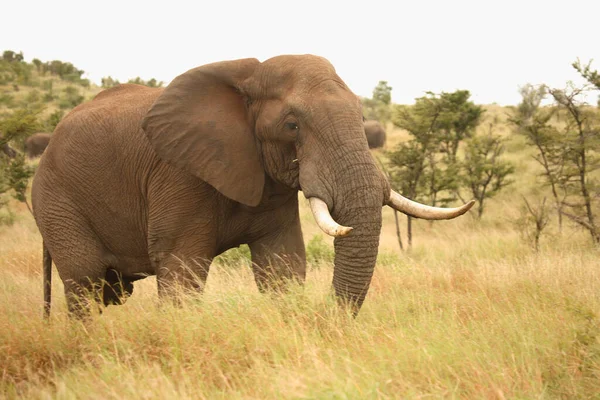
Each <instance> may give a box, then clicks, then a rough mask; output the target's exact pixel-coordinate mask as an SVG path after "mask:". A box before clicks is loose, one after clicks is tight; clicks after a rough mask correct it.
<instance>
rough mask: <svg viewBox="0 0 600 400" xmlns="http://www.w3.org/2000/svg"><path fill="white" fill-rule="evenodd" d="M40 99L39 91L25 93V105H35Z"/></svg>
mask: <svg viewBox="0 0 600 400" xmlns="http://www.w3.org/2000/svg"><path fill="white" fill-rule="evenodd" d="M41 99H42V96H41V94H40V92H39V90H35V89H34V90H32V91H31V92H29V93H27V96H25V104H31V103H37V102H38V101H40V100H41Z"/></svg>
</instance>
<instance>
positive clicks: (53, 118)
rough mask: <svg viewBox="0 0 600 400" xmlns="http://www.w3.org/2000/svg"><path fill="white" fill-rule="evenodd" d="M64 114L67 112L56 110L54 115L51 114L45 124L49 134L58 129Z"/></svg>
mask: <svg viewBox="0 0 600 400" xmlns="http://www.w3.org/2000/svg"><path fill="white" fill-rule="evenodd" d="M64 114H65V112H64V111H62V110H56V111H54V112H53V113H52V114H50V116H49V117H48V119H47V120H46V122H45V128H46V129H45V130H47V131H48V132H53V131H54V129H55V128H56V125H58V123H59V122H60V120H61V119H62V117H63V116H64Z"/></svg>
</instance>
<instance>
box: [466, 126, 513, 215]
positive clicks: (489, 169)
mask: <svg viewBox="0 0 600 400" xmlns="http://www.w3.org/2000/svg"><path fill="white" fill-rule="evenodd" d="M493 129H494V124H493V123H490V124H489V125H488V130H487V132H486V133H485V134H482V135H476V136H473V137H472V138H470V139H468V140H467V141H466V149H465V160H464V162H463V163H462V166H463V172H464V174H463V176H462V179H463V181H464V183H465V186H466V187H467V190H469V192H470V193H471V194H472V195H473V197H474V198H475V199H476V200H477V202H478V208H477V216H478V217H479V218H481V216H482V215H483V210H484V205H485V200H486V199H489V198H490V197H493V196H495V195H496V194H498V192H499V191H500V190H502V188H504V187H506V186H508V185H509V184H511V183H512V181H511V180H510V179H509V175H511V174H512V173H513V172H514V170H515V168H514V166H513V165H511V164H510V163H509V162H508V161H505V160H503V159H502V158H501V156H502V154H503V153H504V145H503V143H502V142H503V140H502V138H501V137H500V136H497V135H495V134H494V133H493Z"/></svg>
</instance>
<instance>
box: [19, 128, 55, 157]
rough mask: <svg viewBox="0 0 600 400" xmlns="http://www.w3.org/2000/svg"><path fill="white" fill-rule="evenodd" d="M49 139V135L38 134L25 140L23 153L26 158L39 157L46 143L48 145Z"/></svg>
mask: <svg viewBox="0 0 600 400" xmlns="http://www.w3.org/2000/svg"><path fill="white" fill-rule="evenodd" d="M51 137H52V136H51V135H50V134H49V133H45V132H39V133H34V134H33V135H31V136H29V137H28V138H27V139H25V153H27V157H29V158H36V157H39V156H41V155H42V153H43V152H44V150H45V149H46V147H47V146H48V143H50V138H51Z"/></svg>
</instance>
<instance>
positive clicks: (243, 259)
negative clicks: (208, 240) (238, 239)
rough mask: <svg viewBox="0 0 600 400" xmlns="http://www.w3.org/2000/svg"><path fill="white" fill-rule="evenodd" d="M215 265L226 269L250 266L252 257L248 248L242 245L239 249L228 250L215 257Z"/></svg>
mask: <svg viewBox="0 0 600 400" xmlns="http://www.w3.org/2000/svg"><path fill="white" fill-rule="evenodd" d="M214 262H215V263H216V264H219V265H222V266H227V267H241V266H248V267H249V266H250V265H252V256H251V255H250V247H248V245H246V244H243V245H241V246H240V247H234V248H233V249H229V250H227V251H226V252H224V253H223V254H221V255H219V256H217V257H215V260H214Z"/></svg>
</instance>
